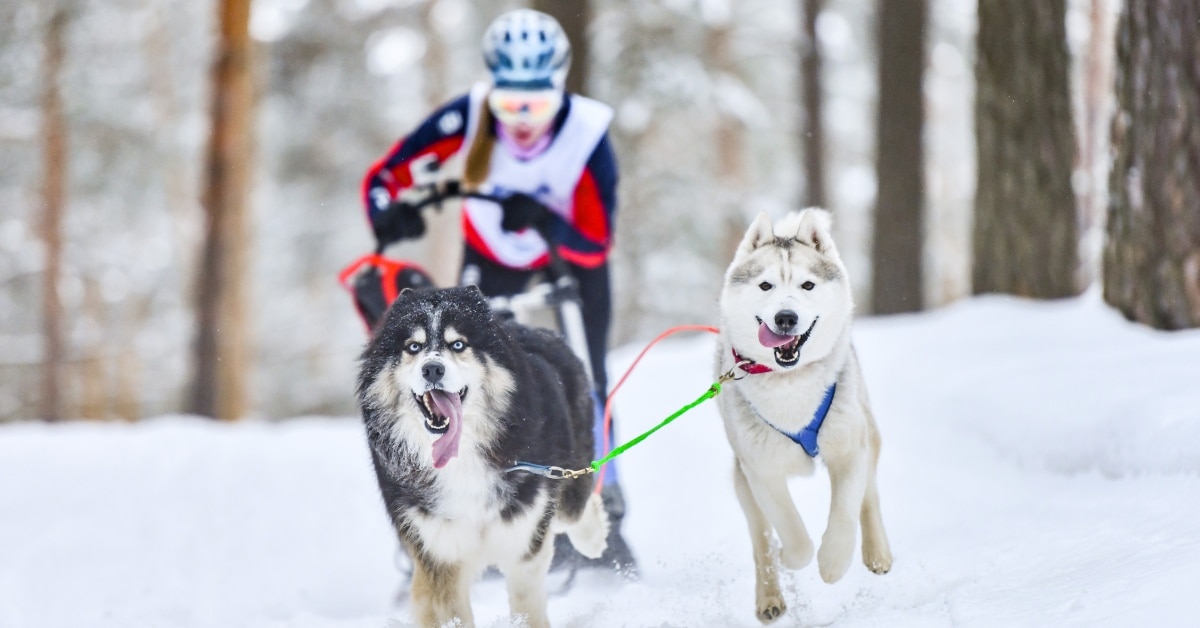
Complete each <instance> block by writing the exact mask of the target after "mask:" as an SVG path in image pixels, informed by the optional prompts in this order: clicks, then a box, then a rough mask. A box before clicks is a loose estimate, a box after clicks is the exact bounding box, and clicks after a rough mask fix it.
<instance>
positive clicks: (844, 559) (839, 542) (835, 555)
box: [817, 532, 854, 584]
mask: <svg viewBox="0 0 1200 628" xmlns="http://www.w3.org/2000/svg"><path fill="white" fill-rule="evenodd" d="M853 557H854V534H853V533H851V534H836V533H832V534H831V533H830V532H826V533H825V536H824V537H823V538H822V539H821V550H820V551H819V552H817V566H818V567H819V568H820V571H821V579H822V580H824V581H825V582H828V583H830V584H833V583H834V582H837V581H838V580H841V579H842V576H844V575H846V570H848V569H850V559H851V558H853Z"/></svg>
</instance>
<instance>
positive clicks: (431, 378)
mask: <svg viewBox="0 0 1200 628" xmlns="http://www.w3.org/2000/svg"><path fill="white" fill-rule="evenodd" d="M445 375H446V367H445V366H442V363H441V362H426V363H425V366H422V367H421V376H422V377H424V378H425V381H427V382H429V383H430V384H436V383H438V382H440V381H442V377H443V376H445Z"/></svg>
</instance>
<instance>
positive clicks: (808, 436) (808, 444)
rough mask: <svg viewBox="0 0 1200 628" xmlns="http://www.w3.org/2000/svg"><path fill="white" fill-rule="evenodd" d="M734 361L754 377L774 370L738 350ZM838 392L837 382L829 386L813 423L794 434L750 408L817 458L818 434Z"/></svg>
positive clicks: (735, 351)
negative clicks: (742, 354) (744, 356)
mask: <svg viewBox="0 0 1200 628" xmlns="http://www.w3.org/2000/svg"><path fill="white" fill-rule="evenodd" d="M733 359H734V361H735V362H737V366H739V367H740V368H741V369H742V370H743V371H745V372H747V373H750V374H752V375H753V374H757V373H769V372H771V370H772V369H771V367H769V366H767V365H765V364H759V363H757V362H754V361H753V360H747V359H746V358H743V357H742V356H741V354H739V353H738V352H737V350H736V349H734V351H733ZM836 392H837V381H836V380H835V381H834V382H833V383H832V384H830V385H829V388H826V389H825V398H824V399H822V400H821V405H819V406H817V411H816V412H814V413H813V419H812V421H809V423H808V425H805V426H804V427H803V428H802V429H801V430H800V431H799V432H796V433H794V434H793V433H791V432H785V431H783V430H781V429H779V427H778V426H776V425H775V424H774V423H772V422H770V421H768V420H767V418H766V417H764V416H763V415H762V413H760V412H759V411H758V410H757V409H754V406H750V407H751V409H754V414H757V415H758V418H759V419H762V422H763V423H766V424H767V425H770V426H771V427H772V428H774V430H775V431H776V432H779V433H780V434H783V435H784V436H787V437H788V438H790V439H792V442H793V443H796V444H797V445H800V446H801V447H803V448H804V453H806V454H808V455H809V457H812V458H816V457H817V454H819V453H821V449H820V448H819V447H817V433H818V432H820V431H821V424H822V423H824V422H825V417H826V415H828V414H829V407H830V406H832V405H833V395H834V393H836Z"/></svg>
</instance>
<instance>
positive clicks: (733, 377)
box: [717, 360, 754, 384]
mask: <svg viewBox="0 0 1200 628" xmlns="http://www.w3.org/2000/svg"><path fill="white" fill-rule="evenodd" d="M747 364H754V360H742V361H741V362H738V363H737V364H734V365H733V366H731V367H729V370H728V371H725V372H724V373H721V376H720V377H718V378H717V381H719V382H721V383H722V384H724V383H726V382H736V381H738V380H740V379H743V378H745V377H746V376H747V375H749V373H747V372H746V371H745V370H744V369H743V370H742V376H741V377H738V369H741V368H742V367H743V366H746V365H747Z"/></svg>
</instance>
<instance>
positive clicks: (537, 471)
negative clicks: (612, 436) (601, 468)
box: [507, 462, 593, 480]
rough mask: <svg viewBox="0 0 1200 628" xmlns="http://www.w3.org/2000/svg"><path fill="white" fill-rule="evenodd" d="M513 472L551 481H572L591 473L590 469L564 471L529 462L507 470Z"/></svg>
mask: <svg viewBox="0 0 1200 628" xmlns="http://www.w3.org/2000/svg"><path fill="white" fill-rule="evenodd" d="M513 471H527V472H529V473H532V474H534V475H540V476H542V477H544V478H550V479H551V480H574V479H575V478H578V477H583V476H585V475H587V474H589V473H592V472H593V471H592V469H591V467H588V468H586V469H578V470H571V469H564V468H562V467H553V466H546V465H541V464H533V463H531V462H518V463H516V464H514V465H513V466H511V467H509V468H508V469H507V472H508V473H512V472H513Z"/></svg>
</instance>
